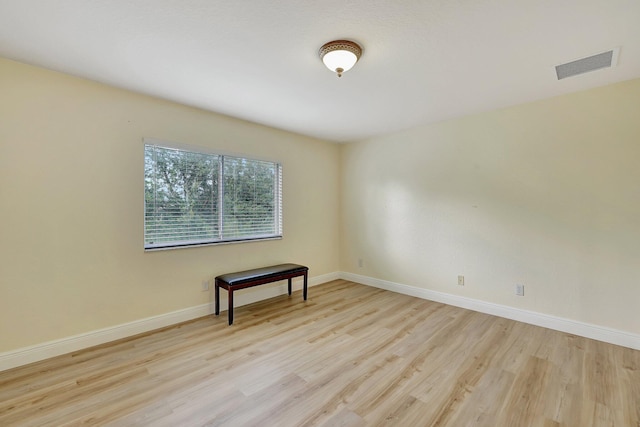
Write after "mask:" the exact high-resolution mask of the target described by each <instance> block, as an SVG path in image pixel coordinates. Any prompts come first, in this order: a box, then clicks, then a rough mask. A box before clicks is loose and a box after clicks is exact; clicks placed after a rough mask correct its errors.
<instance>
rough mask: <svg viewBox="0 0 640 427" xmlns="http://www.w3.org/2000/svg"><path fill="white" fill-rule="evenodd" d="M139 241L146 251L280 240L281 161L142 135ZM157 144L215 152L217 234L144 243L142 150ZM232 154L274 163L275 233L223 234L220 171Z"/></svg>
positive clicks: (145, 215)
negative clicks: (140, 225) (141, 219)
mask: <svg viewBox="0 0 640 427" xmlns="http://www.w3.org/2000/svg"><path fill="white" fill-rule="evenodd" d="M142 146H143V162H144V168H143V194H144V197H143V212H144V214H143V244H144V250H145V252H147V251H161V250H170V249H179V248H193V247H200V246H213V245H225V244H232V243H245V242H257V241H268V240H281V239H282V238H283V198H282V193H283V190H282V186H283V177H282V175H283V173H282V169H283V168H282V163H281V162H277V161H274V160H272V159H264V158H259V157H256V156H251V157H249V156H247V155H245V154H238V153H230V152H226V151H218V150H212V149H209V148H207V147H202V146H194V145H188V144H181V143H176V142H167V141H162V140H158V139H153V138H143V144H142ZM148 146H152V147H158V148H163V149H168V150H176V151H182V152H188V153H195V154H205V155H212V156H218V160H219V166H218V171H217V174H218V176H217V178H218V179H217V181H218V182H217V189H218V195H217V198H218V200H217V203H218V212H216V214H217V215H216V219H217V227H218V238H215V239H208V238H207V239H198V240H195V239H194V240H184V241H174V242H162V243H147V203H146V179H147V173H146V153H147V147H148ZM228 158H233V159H240V160H245V161H248V162H251V161H253V162H261V163H271V164H273V166H274V167H275V172H276V174H275V179H274V188H273V193H272V194H273V198H274V199H273V201H274V213H273V215H274V218H273V220H274V227H275V233H273V234H264V235H256V236H247V237H242V236H234V237H228V238H224V234H223V233H224V230H223V227H224V216H225V211H224V204H225V202H224V198H225V193H224V188H225V174H224V163H225V159H228Z"/></svg>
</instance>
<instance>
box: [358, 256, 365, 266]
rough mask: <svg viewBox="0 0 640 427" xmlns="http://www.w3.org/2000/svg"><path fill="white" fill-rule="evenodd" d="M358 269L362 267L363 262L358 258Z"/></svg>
mask: <svg viewBox="0 0 640 427" xmlns="http://www.w3.org/2000/svg"><path fill="white" fill-rule="evenodd" d="M358 267H360V268H362V267H364V261H363V260H362V258H358Z"/></svg>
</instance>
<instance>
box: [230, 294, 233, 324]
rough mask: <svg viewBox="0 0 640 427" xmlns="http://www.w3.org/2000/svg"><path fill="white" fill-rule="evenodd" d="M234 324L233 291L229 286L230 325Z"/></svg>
mask: <svg viewBox="0 0 640 427" xmlns="http://www.w3.org/2000/svg"><path fill="white" fill-rule="evenodd" d="M232 324H233V289H232V288H231V286H229V325H232Z"/></svg>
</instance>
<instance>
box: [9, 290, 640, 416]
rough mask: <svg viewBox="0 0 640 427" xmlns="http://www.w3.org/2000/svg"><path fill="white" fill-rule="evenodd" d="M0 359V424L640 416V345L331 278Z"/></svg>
mask: <svg viewBox="0 0 640 427" xmlns="http://www.w3.org/2000/svg"><path fill="white" fill-rule="evenodd" d="M225 314H226V313H223V315H221V316H220V317H214V316H212V317H206V318H202V319H198V320H195V321H192V322H187V323H184V324H181V325H178V326H175V327H171V328H167V329H163V330H161V331H157V332H154V333H149V334H145V335H142V336H138V337H135V338H131V339H127V340H122V341H118V342H115V343H111V344H106V345H103V346H99V347H95V348H92V349H88V350H84V351H80V352H77V353H73V354H69V355H65V356H60V357H57V358H54V359H50V360H47V361H43V362H39V363H35V364H32V365H29V366H25V367H21V368H17V369H13V370H10V371H5V372H0V425H1V426H12V425H24V426H44V425H52V426H63V425H83V424H90V425H115V426H137V425H152V426H199V425H211V426H234V427H235V426H309V425H325V426H368V425H390V426H391V425H392V426H491V427H499V426H508V427H512V426H515V427H520V426H544V427H550V426H578V427H588V426H621V427H627V426H633V427H638V426H640V351H635V350H631V349H627V348H623V347H618V346H615V345H611V344H605V343H602V342H598V341H593V340H589V339H586V338H581V337H577V336H573V335H569V334H565V333H561V332H555V331H551V330H548V329H544V328H539V327H535V326H531V325H526V324H523V323H518V322H514V321H511V320H506V319H502V318H499V317H493V316H489V315H486V314H481V313H476V312H473V311H468V310H463V309H460V308H455V307H451V306H447V305H443V304H439V303H434V302H430V301H425V300H421V299H418V298H412V297H409V296H405V295H400V294H395V293H392V292H388V291H384V290H379V289H375V288H371V287H366V286H362V285H358V284H354V283H351V282H347V281H341V280H339V281H334V282H331V283H327V284H324V285H320V286H315V287H313V288H311V289H310V292H309V300H308V301H306V302H304V301H302V298H301V295H300V293H299V292H297V293H294V295H293V296H292V297H288V296H282V297H277V298H273V299H271V300H268V301H263V302H260V303H256V304H253V305H250V306H244V307H239V308H237V309H236V319H235V323H234V325H233V326H231V327H229V326H227V318H226V315H225Z"/></svg>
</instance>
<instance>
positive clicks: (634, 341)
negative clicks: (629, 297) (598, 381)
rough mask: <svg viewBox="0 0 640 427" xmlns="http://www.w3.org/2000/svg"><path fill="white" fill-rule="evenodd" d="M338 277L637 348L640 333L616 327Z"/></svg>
mask: <svg viewBox="0 0 640 427" xmlns="http://www.w3.org/2000/svg"><path fill="white" fill-rule="evenodd" d="M339 276H340V278H341V279H344V280H349V281H352V282H356V283H360V284H363V285H368V286H373V287H376V288H380V289H386V290H388V291H393V292H398V293H401V294H405V295H410V296H414V297H418V298H422V299H427V300H430V301H435V302H441V303H443V304H448V305H453V306H456V307H461V308H466V309H469V310H473V311H478V312H481V313H486V314H491V315H494V316H499V317H504V318H506V319H512V320H517V321H519V322H524V323H529V324H531V325H536V326H542V327H544V328H549V329H554V330H556V331H561V332H566V333H570V334H574V335H579V336H581V337H585V338H591V339H594V340H598V341H603V342H607V343H610V344H616V345H620V346H623V347H629V348H633V349H635V350H640V335H637V334H632V333H629V332H624V331H620V330H617V329H611V328H605V327H602V326H598V325H593V324H589V323H584V322H579V321H576V320H571V319H565V318H562V317H556V316H550V315H548V314H543V313H537V312H534V311H528V310H522V309H518V308H514V307H509V306H506V305H500V304H493V303H490V302H485V301H480V300H475V299H471V298H465V297H461V296H457V295H451V294H446V293H444V292H437V291H431V290H428V289H423V288H417V287H415V286H409V285H403V284H400V283H395V282H390V281H387V280H381V279H375V278H373V277H368V276H361V275H359V274H354V273H347V272H340V273H339Z"/></svg>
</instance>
